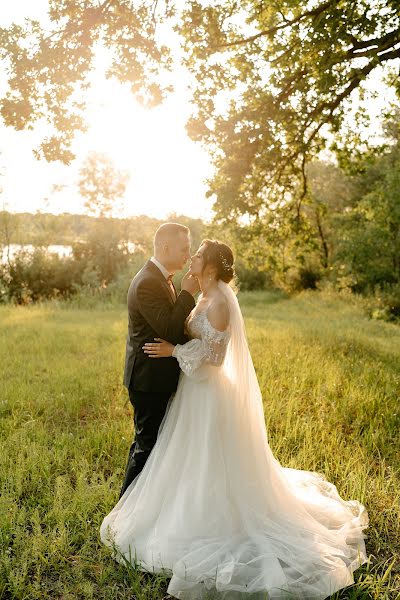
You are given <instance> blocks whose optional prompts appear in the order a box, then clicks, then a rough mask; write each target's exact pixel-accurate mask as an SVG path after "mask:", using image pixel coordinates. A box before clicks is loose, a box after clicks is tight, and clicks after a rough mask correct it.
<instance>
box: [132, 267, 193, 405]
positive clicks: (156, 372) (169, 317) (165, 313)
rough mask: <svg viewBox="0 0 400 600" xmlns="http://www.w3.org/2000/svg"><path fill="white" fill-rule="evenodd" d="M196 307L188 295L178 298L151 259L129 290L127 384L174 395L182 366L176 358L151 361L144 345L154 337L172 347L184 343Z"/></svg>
mask: <svg viewBox="0 0 400 600" xmlns="http://www.w3.org/2000/svg"><path fill="white" fill-rule="evenodd" d="M194 306H195V300H194V298H193V296H192V295H191V294H189V292H187V291H185V290H183V291H181V292H180V294H179V295H178V297H177V299H176V300H175V298H173V297H172V292H171V289H170V287H169V285H168V283H167V281H166V279H165V277H164V275H163V274H162V273H161V271H160V269H158V267H156V265H155V264H154V263H153V262H152V261H151V260H148V261H147V262H146V264H145V265H144V267H143V268H142V269H141V270H140V271H139V272H138V273H137V274H136V275H135V277H134V278H133V280H132V282H131V284H130V286H129V290H128V336H127V341H126V354H125V370H124V385H125V386H126V387H127V388H129V387H131V388H133V389H134V390H137V391H143V392H155V393H172V392H174V391H175V390H176V387H177V385H178V379H179V373H180V369H179V364H178V361H177V360H176V359H175V358H173V357H165V358H150V357H149V356H148V355H146V354H145V353H144V352H143V350H142V346H143V345H144V344H145V343H146V342H153V341H154V338H155V337H159V338H162V339H164V340H167V341H168V342H171V344H182V343H185V341H186V339H187V338H186V337H185V335H184V324H185V320H186V317H187V316H188V315H189V313H190V312H191V310H192V309H193V308H194Z"/></svg>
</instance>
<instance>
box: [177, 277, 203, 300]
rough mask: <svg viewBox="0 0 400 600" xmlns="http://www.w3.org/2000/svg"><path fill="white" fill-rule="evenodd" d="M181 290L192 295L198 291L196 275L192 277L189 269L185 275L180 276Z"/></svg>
mask: <svg viewBox="0 0 400 600" xmlns="http://www.w3.org/2000/svg"><path fill="white" fill-rule="evenodd" d="M181 290H185V291H186V292H189V294H191V295H192V296H194V295H195V294H197V292H198V291H200V286H199V282H198V280H197V279H196V277H194V276H193V275H192V274H191V272H190V271H188V272H187V273H186V275H185V276H184V277H183V278H182V283H181Z"/></svg>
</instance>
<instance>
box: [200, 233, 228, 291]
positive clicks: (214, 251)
mask: <svg viewBox="0 0 400 600" xmlns="http://www.w3.org/2000/svg"><path fill="white" fill-rule="evenodd" d="M203 244H204V245H205V250H204V252H203V261H204V263H203V271H204V269H205V267H206V266H207V265H212V266H213V267H216V269H217V280H218V279H221V280H222V281H225V283H229V282H230V281H232V279H233V278H234V276H235V271H234V268H233V253H232V250H231V249H230V248H229V246H227V245H226V244H223V243H222V242H218V241H217V240H203V241H202V242H201V245H203Z"/></svg>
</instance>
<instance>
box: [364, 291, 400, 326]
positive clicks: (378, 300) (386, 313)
mask: <svg viewBox="0 0 400 600" xmlns="http://www.w3.org/2000/svg"><path fill="white" fill-rule="evenodd" d="M365 303H366V307H367V311H368V313H369V315H370V316H371V317H372V318H373V319H379V320H383V321H400V283H397V284H392V285H390V284H385V285H381V286H379V287H377V288H376V289H375V290H374V291H373V292H372V293H370V294H369V295H368V296H367V297H366V301H365Z"/></svg>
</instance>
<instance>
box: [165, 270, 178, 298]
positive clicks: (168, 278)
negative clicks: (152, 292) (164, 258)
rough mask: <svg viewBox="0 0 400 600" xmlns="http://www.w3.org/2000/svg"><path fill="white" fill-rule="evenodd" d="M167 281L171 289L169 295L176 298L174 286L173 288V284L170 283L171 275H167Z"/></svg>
mask: <svg viewBox="0 0 400 600" xmlns="http://www.w3.org/2000/svg"><path fill="white" fill-rule="evenodd" d="M167 283H168V285H169V289H170V290H171V295H172V297H173V299H174V300H176V293H175V288H174V284H173V283H172V275H170V276H169V277H167Z"/></svg>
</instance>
